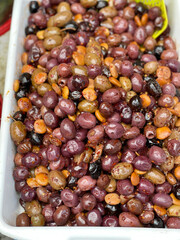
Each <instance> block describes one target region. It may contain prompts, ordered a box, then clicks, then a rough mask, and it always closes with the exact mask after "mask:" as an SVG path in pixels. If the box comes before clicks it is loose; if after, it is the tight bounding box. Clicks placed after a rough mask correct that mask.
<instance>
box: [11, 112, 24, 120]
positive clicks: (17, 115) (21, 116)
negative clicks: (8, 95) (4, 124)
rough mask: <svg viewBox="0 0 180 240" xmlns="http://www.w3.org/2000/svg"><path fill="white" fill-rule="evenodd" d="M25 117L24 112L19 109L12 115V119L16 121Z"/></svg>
mask: <svg viewBox="0 0 180 240" xmlns="http://www.w3.org/2000/svg"><path fill="white" fill-rule="evenodd" d="M25 117H26V116H25V114H24V113H23V112H21V111H17V112H15V114H14V115H13V119H15V120H16V121H21V122H23V121H24V119H25Z"/></svg>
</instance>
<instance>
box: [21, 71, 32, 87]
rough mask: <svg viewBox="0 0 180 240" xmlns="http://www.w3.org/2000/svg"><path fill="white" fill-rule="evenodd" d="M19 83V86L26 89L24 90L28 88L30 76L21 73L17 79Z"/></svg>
mask: <svg viewBox="0 0 180 240" xmlns="http://www.w3.org/2000/svg"><path fill="white" fill-rule="evenodd" d="M19 81H20V86H22V87H26V88H28V87H30V84H31V74H29V73H23V74H22V75H21V76H20V77H19Z"/></svg>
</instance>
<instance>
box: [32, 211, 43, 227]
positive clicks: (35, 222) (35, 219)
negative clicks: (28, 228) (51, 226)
mask: <svg viewBox="0 0 180 240" xmlns="http://www.w3.org/2000/svg"><path fill="white" fill-rule="evenodd" d="M31 224H32V226H44V224H45V219H44V216H43V215H42V214H41V213H40V214H36V215H33V216H32V217H31Z"/></svg>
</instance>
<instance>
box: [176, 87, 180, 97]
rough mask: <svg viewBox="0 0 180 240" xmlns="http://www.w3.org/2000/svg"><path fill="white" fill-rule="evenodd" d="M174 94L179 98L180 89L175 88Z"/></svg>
mask: <svg viewBox="0 0 180 240" xmlns="http://www.w3.org/2000/svg"><path fill="white" fill-rule="evenodd" d="M176 96H177V97H178V98H179V97H180V91H179V89H177V88H176Z"/></svg>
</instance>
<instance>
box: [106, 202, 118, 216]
mask: <svg viewBox="0 0 180 240" xmlns="http://www.w3.org/2000/svg"><path fill="white" fill-rule="evenodd" d="M105 210H106V214H107V215H119V213H120V208H119V205H110V204H106V205H105Z"/></svg>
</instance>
